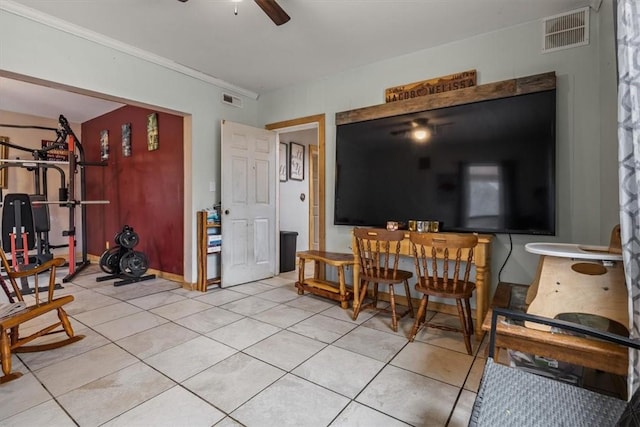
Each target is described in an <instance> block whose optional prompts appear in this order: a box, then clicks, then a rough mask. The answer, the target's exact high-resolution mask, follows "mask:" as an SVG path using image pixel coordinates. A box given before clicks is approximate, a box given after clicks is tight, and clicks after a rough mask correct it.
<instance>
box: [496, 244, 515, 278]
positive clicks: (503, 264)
mask: <svg viewBox="0 0 640 427" xmlns="http://www.w3.org/2000/svg"><path fill="white" fill-rule="evenodd" d="M508 236H509V253H508V254H507V257H506V258H505V259H504V262H503V263H502V267H500V271H499V272H498V283H500V282H502V278H501V275H502V270H503V269H504V266H505V265H507V261H509V257H510V256H511V252H512V251H513V241H512V240H511V234H508Z"/></svg>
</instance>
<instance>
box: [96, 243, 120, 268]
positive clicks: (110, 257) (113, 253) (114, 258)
mask: <svg viewBox="0 0 640 427" xmlns="http://www.w3.org/2000/svg"><path fill="white" fill-rule="evenodd" d="M119 263H120V247H119V246H114V247H113V248H111V249H107V250H106V251H104V252H103V253H102V255H101V256H100V268H101V269H102V271H104V272H105V273H107V274H117V273H118V268H119Z"/></svg>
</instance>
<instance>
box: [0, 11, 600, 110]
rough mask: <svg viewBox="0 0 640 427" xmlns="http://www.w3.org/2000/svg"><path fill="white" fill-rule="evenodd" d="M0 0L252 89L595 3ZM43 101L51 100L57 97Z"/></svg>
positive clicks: (0, 85)
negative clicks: (280, 16) (274, 12)
mask: <svg viewBox="0 0 640 427" xmlns="http://www.w3.org/2000/svg"><path fill="white" fill-rule="evenodd" d="M3 3H4V7H7V6H9V7H14V8H16V7H18V8H22V9H24V8H25V7H26V8H32V9H33V11H31V12H33V13H35V14H46V15H51V16H53V17H55V18H58V19H60V20H63V21H66V22H68V23H71V24H75V25H77V26H79V27H82V28H83V30H82V31H83V32H84V33H86V34H93V33H97V34H98V36H99V37H103V36H106V37H108V38H110V39H113V40H115V41H117V42H120V43H125V44H127V45H130V46H132V47H135V48H138V49H142V50H144V51H147V52H150V53H153V54H155V55H158V56H160V57H163V58H166V59H168V60H171V61H174V62H176V63H178V64H181V65H184V66H186V67H189V68H191V69H193V70H196V71H199V72H202V73H204V74H206V75H208V76H211V77H214V78H216V79H220V80H222V81H224V82H228V83H230V84H232V85H235V86H237V87H239V88H242V89H244V90H246V91H249V92H253V93H255V94H257V95H259V94H260V93H264V92H266V91H271V90H275V89H278V88H282V87H285V86H288V85H292V84H296V83H300V82H304V81H310V80H315V79H319V78H322V77H323V76H326V75H330V74H333V73H336V72H340V71H343V70H347V69H352V68H356V67H359V66H362V65H365V64H368V63H372V62H376V61H381V60H384V59H387V58H391V57H395V56H399V55H403V54H406V53H409V52H414V51H418V50H422V49H427V48H430V47H433V46H437V45H442V44H446V43H450V42H453V41H456V40H460V39H464V38H468V37H472V36H474V35H478V34H481V33H487V32H491V31H495V30H497V29H500V28H503V27H508V26H512V25H516V24H519V23H524V22H529V21H534V20H539V19H541V18H543V17H546V16H551V15H555V14H558V13H562V12H566V11H569V10H573V9H576V8H579V7H584V6H587V5H590V4H592V3H593V4H599V0H278V3H279V4H280V5H281V6H282V7H283V9H284V10H285V11H286V12H287V13H288V14H289V15H290V16H291V20H290V21H289V22H288V23H286V24H284V25H282V26H276V25H274V24H273V22H272V21H271V20H270V19H269V18H268V17H267V16H266V15H265V14H264V13H263V11H262V10H261V9H260V8H259V7H258V6H257V5H256V4H255V3H254V2H253V1H251V0H244V1H242V2H241V3H240V4H239V6H238V8H239V11H238V15H237V16H234V13H233V11H234V5H233V3H232V2H231V0H190V1H188V2H186V3H182V2H179V1H177V0H82V1H80V0H3ZM0 6H2V5H0ZM25 10H30V9H25ZM426 77H427V76H426ZM8 89H11V90H18V89H20V87H19V86H18V87H14V86H13V85H10V84H8V83H7V81H6V80H0V100H1V101H0V102H2V103H0V108H2V109H6V108H7V105H6V104H7V103H8V101H7V100H5V99H3V98H5V97H6V96H14V95H13V94H10V95H9V94H7V92H8ZM25 93H26V92H25ZM29 93H31V92H29ZM25 97H26V95H25ZM47 99H48V100H49V101H50V102H51V103H54V102H55V100H56V99H58V96H57V95H56V96H50V97H48V98H47ZM11 102H14V101H11ZM16 103H17V104H19V103H20V102H18V101H16ZM26 103H28V101H27V100H26V99H25V100H23V104H26ZM76 105H83V104H82V103H80V104H79V103H77V102H76ZM40 108H41V109H43V110H44V109H45V106H44V105H41V106H40ZM78 108H79V110H81V111H86V112H87V113H89V112H90V111H91V110H90V109H89V107H86V108H85V107H82V108H81V107H78ZM96 108H98V109H100V108H103V109H104V108H107V109H108V108H111V109H113V105H109V104H108V105H102V106H98V107H96ZM107 111H110V110H107ZM41 114H43V113H38V115H41ZM90 114H95V113H93V112H91V113H90ZM98 115H99V114H98ZM56 117H57V116H56ZM94 117H95V116H94ZM67 118H68V119H69V120H71V118H70V117H67ZM80 121H83V120H80Z"/></svg>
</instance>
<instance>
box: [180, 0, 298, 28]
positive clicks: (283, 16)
mask: <svg viewBox="0 0 640 427" xmlns="http://www.w3.org/2000/svg"><path fill="white" fill-rule="evenodd" d="M178 1H181V2H182V3H185V2H187V1H188V0H178ZM254 1H255V2H256V3H257V4H258V6H260V8H261V9H262V10H263V11H264V13H266V14H267V16H268V17H269V18H271V20H272V21H273V23H274V24H276V25H282V24H285V23H287V22H289V20H290V19H291V17H290V16H289V15H287V12H285V11H284V9H282V8H281V7H280V5H279V4H278V3H276V0H254ZM236 11H237V9H236ZM236 13H237V12H236Z"/></svg>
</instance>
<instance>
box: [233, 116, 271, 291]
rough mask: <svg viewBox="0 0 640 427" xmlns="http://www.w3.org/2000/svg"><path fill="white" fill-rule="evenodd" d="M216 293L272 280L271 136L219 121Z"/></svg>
mask: <svg viewBox="0 0 640 427" xmlns="http://www.w3.org/2000/svg"><path fill="white" fill-rule="evenodd" d="M221 128H222V148H221V158H222V164H221V175H222V186H221V187H222V188H221V211H222V212H221V213H222V215H221V217H222V260H221V261H222V284H221V286H222V287H227V286H233V285H238V284H240V283H247V282H252V281H254V280H260V279H264V278H267V277H272V276H274V275H275V267H276V180H277V179H278V174H277V159H276V158H277V149H276V133H275V132H273V131H268V130H265V129H258V128H253V127H251V126H246V125H242V124H239V123H233V122H229V121H227V120H223V121H222V124H221Z"/></svg>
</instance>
